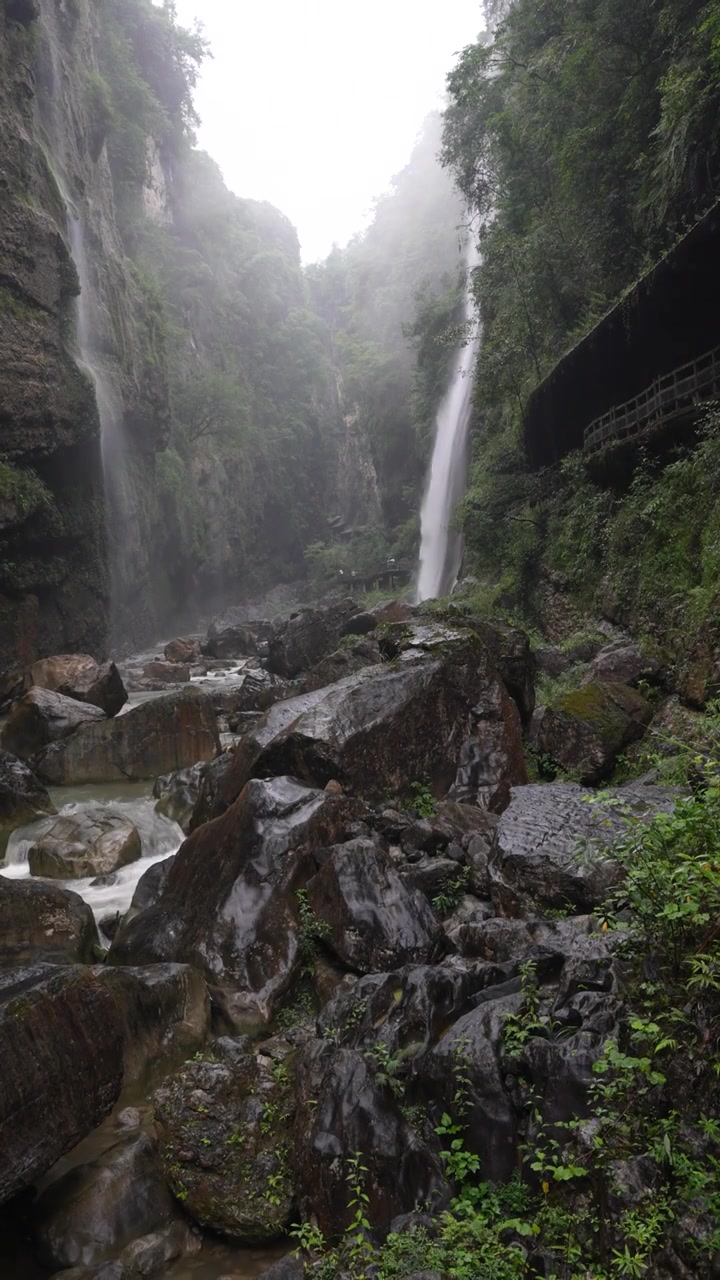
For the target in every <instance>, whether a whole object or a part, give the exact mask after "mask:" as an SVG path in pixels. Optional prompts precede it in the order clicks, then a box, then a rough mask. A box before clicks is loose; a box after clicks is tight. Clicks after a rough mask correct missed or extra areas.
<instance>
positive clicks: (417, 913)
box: [307, 839, 455, 973]
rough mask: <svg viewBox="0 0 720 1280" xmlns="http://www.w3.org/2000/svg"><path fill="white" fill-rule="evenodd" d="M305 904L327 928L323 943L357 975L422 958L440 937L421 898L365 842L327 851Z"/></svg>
mask: <svg viewBox="0 0 720 1280" xmlns="http://www.w3.org/2000/svg"><path fill="white" fill-rule="evenodd" d="M451 865H453V869H455V868H454V864H451ZM307 900H308V902H309V904H310V907H311V908H312V910H313V912H314V913H315V916H316V917H317V919H318V920H320V921H322V922H324V925H325V926H326V927H327V933H323V942H324V944H325V945H326V946H327V947H329V948H330V950H331V951H333V953H334V954H335V955H336V956H337V958H338V959H339V960H340V961H341V963H342V964H344V965H346V966H347V967H348V968H349V969H354V970H356V971H357V972H358V973H369V972H373V971H375V972H378V971H380V972H382V971H384V970H386V969H389V968H392V967H394V966H396V965H403V964H408V963H419V962H421V961H423V960H428V959H429V958H430V955H431V953H432V951H433V949H434V948H435V946H436V945H437V942H438V940H439V937H440V929H439V926H438V924H437V921H436V920H435V917H434V916H433V913H432V911H431V910H430V907H429V906H428V903H427V900H426V898H425V897H424V896H423V894H421V893H419V892H418V891H417V889H413V888H409V887H407V886H406V885H405V884H404V883H403V881H402V880H401V878H400V876H399V875H398V874H397V872H396V871H395V870H394V868H393V865H392V863H391V861H390V859H389V858H388V856H387V854H386V853H384V852H383V851H382V849H379V848H378V847H377V845H375V844H374V843H373V842H372V841H371V840H365V839H358V840H351V841H349V842H348V843H347V844H343V845H339V846H337V847H336V848H334V849H330V850H329V851H328V853H327V854H326V855H325V856H324V861H323V866H322V867H321V868H320V870H319V871H318V873H317V875H315V876H314V877H313V879H312V880H310V882H309V883H308V886H307Z"/></svg>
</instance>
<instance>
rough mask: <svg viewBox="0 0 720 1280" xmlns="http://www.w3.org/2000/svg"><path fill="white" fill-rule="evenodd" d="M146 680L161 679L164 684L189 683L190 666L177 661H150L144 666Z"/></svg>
mask: <svg viewBox="0 0 720 1280" xmlns="http://www.w3.org/2000/svg"><path fill="white" fill-rule="evenodd" d="M143 676H144V677H145V679H146V680H160V681H161V682H162V683H164V684H187V683H188V682H189V680H190V668H189V667H187V666H180V665H179V664H177V663H175V662H148V663H146V664H145V666H144V667H143Z"/></svg>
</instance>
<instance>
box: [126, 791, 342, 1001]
mask: <svg viewBox="0 0 720 1280" xmlns="http://www.w3.org/2000/svg"><path fill="white" fill-rule="evenodd" d="M357 811H358V806H357V804H356V803H354V802H351V801H348V800H347V799H344V798H343V797H339V798H336V797H333V796H329V795H326V794H325V793H324V792H322V791H314V790H310V789H309V788H307V787H304V786H302V785H301V784H300V783H298V782H295V781H294V780H293V779H290V778H276V779H274V780H273V781H271V782H260V781H258V780H254V781H252V782H251V783H249V784H248V786H247V787H246V788H245V790H244V792H243V794H242V795H241V796H240V798H239V800H238V801H237V802H236V804H235V805H234V806H233V808H232V809H230V810H228V812H227V813H226V814H225V815H224V817H222V818H219V819H217V820H216V821H215V822H212V823H208V824H206V825H205V826H203V827H200V828H199V829H198V830H197V831H195V832H193V834H192V835H191V836H190V837H189V838H188V839H187V840H186V841H185V843H184V844H183V846H182V847H181V849H180V851H179V853H178V854H177V855H176V857H175V861H174V862H173V864H172V867H171V869H170V873H169V876H168V879H167V882H166V885H165V888H164V891H163V893H162V894H161V896H160V898H159V900H158V901H157V902H156V903H155V905H154V906H151V907H149V908H148V909H147V910H145V911H143V912H142V913H141V914H140V915H139V916H137V917H136V918H135V919H134V920H131V921H129V923H128V924H127V925H125V924H124V925H123V928H122V929H121V930H120V933H119V934H118V937H117V939H116V941H115V943H114V944H113V946H112V948H111V950H110V957H109V958H110V961H111V962H113V963H115V964H121V965H123V964H127V963H137V962H141V963H153V962H155V961H158V960H163V959H167V960H169V959H182V960H185V961H187V962H188V963H191V964H195V965H197V966H198V968H199V969H200V971H201V972H203V973H206V974H207V975H208V980H209V981H210V982H212V984H213V986H214V987H215V988H217V989H218V992H217V994H218V997H219V998H222V999H224V1000H225V1002H226V1008H227V1012H228V1015H229V1016H230V1017H231V1018H233V1019H234V1020H236V1021H238V1022H242V1021H243V1020H258V1019H260V1020H267V1019H269V1018H270V1017H271V1015H272V1011H273V1008H274V1006H275V1003H276V1001H277V1000H278V999H279V998H280V997H281V996H282V995H283V994H284V993H285V992H286V991H287V989H288V987H289V986H290V984H291V982H292V981H293V978H294V977H295V976H296V974H297V972H298V970H299V967H300V964H301V948H300V938H299V914H298V899H297V894H296V890H297V889H299V888H302V887H303V886H304V885H305V884H306V883H307V881H308V880H309V879H310V877H311V876H312V875H313V874H314V872H315V871H316V870H317V867H318V860H317V859H316V854H318V851H319V850H322V849H324V848H327V847H328V846H330V845H332V844H334V843H336V842H337V840H338V839H339V838H342V837H343V836H344V834H345V832H346V829H347V827H348V826H350V825H351V824H352V822H353V821H354V819H355V817H356V815H357Z"/></svg>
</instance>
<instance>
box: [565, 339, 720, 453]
mask: <svg viewBox="0 0 720 1280" xmlns="http://www.w3.org/2000/svg"><path fill="white" fill-rule="evenodd" d="M717 395H720V347H716V348H715V350H714V351H708V352H707V353H706V354H705V355H703V356H698V358H697V360H691V361H690V363H689V364H684V365H682V366H681V367H680V368H679V369H675V370H674V371H673V372H672V373H666V374H663V376H662V377H660V378H656V379H655V381H654V382H653V383H652V384H651V385H650V386H649V387H647V388H646V389H645V390H644V391H641V392H640V393H639V395H637V396H635V397H634V398H633V399H632V400H627V401H626V402H625V404H621V405H616V406H614V407H613V408H612V409H610V411H609V412H608V413H605V414H603V416H602V417H601V418H596V419H595V421H594V422H591V423H590V426H589V427H586V428H585V435H584V440H583V448H584V451H585V453H596V452H597V450H598V449H602V447H603V446H604V445H606V444H609V443H611V442H614V441H617V440H626V439H628V438H629V437H631V436H635V435H638V434H639V432H640V431H643V430H644V429H645V428H646V427H652V426H657V425H660V424H661V423H663V422H664V421H666V420H667V419H669V418H672V417H674V416H675V415H676V414H678V413H681V412H682V411H683V410H685V409H689V408H691V407H692V405H695V404H699V403H701V402H702V401H703V400H712V399H713V398H714V397H715V396H717Z"/></svg>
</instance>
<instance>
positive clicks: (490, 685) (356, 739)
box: [224, 623, 526, 809]
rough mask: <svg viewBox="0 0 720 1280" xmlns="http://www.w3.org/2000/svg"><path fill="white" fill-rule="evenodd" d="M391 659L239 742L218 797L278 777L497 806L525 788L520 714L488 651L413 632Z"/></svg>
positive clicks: (297, 704)
mask: <svg viewBox="0 0 720 1280" xmlns="http://www.w3.org/2000/svg"><path fill="white" fill-rule="evenodd" d="M387 640H388V643H389V644H391V646H392V652H393V653H394V657H393V659H392V661H391V662H386V663H384V664H383V665H382V666H379V667H378V666H371V667H368V668H366V669H364V670H361V671H358V672H356V673H354V674H353V675H351V676H347V677H346V678H345V679H343V680H341V681H339V682H338V683H337V684H334V685H331V686H329V687H328V688H325V689H319V690H315V691H313V692H310V693H306V694H302V695H301V696H299V697H296V698H290V699H287V700H285V701H284V702H281V703H278V704H277V705H276V706H275V707H273V708H272V709H271V710H270V711H269V712H268V713H267V714H266V716H265V717H264V718H263V719H262V720H261V721H260V723H259V724H258V725H257V726H256V727H255V728H254V729H253V730H251V732H250V733H249V734H247V735H246V737H245V738H243V740H242V741H241V743H240V744H239V745H238V748H237V750H236V752H235V756H234V763H233V767H232V769H231V771H230V773H229V775H228V779H227V782H226V785H225V789H224V799H225V801H226V803H231V802H232V800H233V798H234V797H235V796H237V795H238V794H239V792H240V790H241V789H242V787H243V786H244V784H245V782H246V781H247V780H248V778H250V777H258V776H260V777H268V776H276V775H280V774H283V773H287V774H290V775H291V776H294V777H298V778H300V779H301V780H303V781H305V782H307V783H309V784H312V785H315V786H322V787H324V786H325V785H326V784H327V783H328V782H329V781H331V780H333V779H334V780H336V781H338V782H340V783H341V784H342V785H343V786H344V787H350V788H352V789H354V790H356V791H357V792H359V793H361V794H363V795H370V796H372V795H373V794H375V795H378V796H380V795H383V794H385V792H386V791H387V789H388V788H390V789H392V790H393V791H394V792H398V793H400V794H402V793H403V792H405V793H409V792H410V789H411V786H412V784H413V783H414V782H416V781H417V780H418V779H424V778H427V779H428V783H429V786H430V789H431V790H432V792H433V793H434V794H435V795H437V796H443V795H446V794H447V792H448V790H449V789H450V788H452V796H453V798H454V799H457V800H459V801H464V802H469V803H473V804H480V805H484V806H486V807H489V808H493V809H501V808H502V807H503V805H504V804H505V803H506V802H507V799H508V796H509V791H510V787H511V786H512V785H514V784H517V783H521V782H524V781H525V780H526V772H525V760H524V755H523V749H522V741H521V730H520V717H519V715H518V712H517V708H516V707H515V704H514V703H513V702H512V700H511V699H510V697H509V696H508V694H507V693H506V691H505V689H504V686H503V685H502V682H501V681H500V679H499V677H498V676H497V674H496V672H495V669H494V667H493V664H492V660H491V657H490V654H489V652H488V650H487V649H486V648H485V647H484V646H483V645H482V644H481V642H480V641H479V640H478V638H477V637H476V636H475V635H474V634H473V633H472V632H471V631H467V630H458V629H451V628H448V627H445V626H441V625H437V624H434V623H430V624H411V625H409V626H408V627H403V628H401V629H400V630H398V631H397V632H396V633H395V634H394V635H393V636H391V637H388V638H387Z"/></svg>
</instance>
